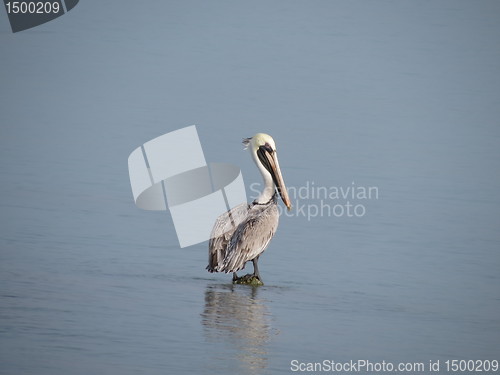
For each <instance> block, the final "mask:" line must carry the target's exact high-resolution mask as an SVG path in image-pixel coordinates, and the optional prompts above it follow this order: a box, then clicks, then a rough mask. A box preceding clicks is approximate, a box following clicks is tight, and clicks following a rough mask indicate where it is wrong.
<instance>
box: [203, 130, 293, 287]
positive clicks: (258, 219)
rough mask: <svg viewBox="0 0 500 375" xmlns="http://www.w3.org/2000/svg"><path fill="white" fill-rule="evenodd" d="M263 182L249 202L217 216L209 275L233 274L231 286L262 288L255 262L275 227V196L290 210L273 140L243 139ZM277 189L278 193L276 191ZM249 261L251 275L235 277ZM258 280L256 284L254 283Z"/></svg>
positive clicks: (258, 136) (265, 137) (261, 137)
mask: <svg viewBox="0 0 500 375" xmlns="http://www.w3.org/2000/svg"><path fill="white" fill-rule="evenodd" d="M243 144H244V145H245V148H248V149H249V151H250V154H251V155H252V159H253V161H254V162H255V164H256V165H257V168H259V171H260V173H261V174H262V178H263V179H264V190H263V191H262V193H261V194H260V195H259V196H258V197H257V199H255V200H254V201H253V202H252V203H250V204H248V203H246V202H245V203H242V204H240V205H238V206H236V207H234V208H232V209H231V210H229V211H227V212H225V213H223V214H222V215H221V216H219V217H218V218H217V220H216V222H215V225H214V227H213V229H212V234H211V236H210V241H209V244H208V266H207V270H208V271H209V272H225V273H228V272H233V283H254V284H260V285H262V279H261V277H260V274H259V268H258V266H257V262H258V260H259V256H260V255H261V254H262V253H263V252H264V250H266V248H267V246H268V245H269V242H270V241H271V238H272V237H273V236H274V233H275V232H276V229H277V228H278V221H279V211H278V197H277V194H279V195H280V197H281V199H282V200H283V203H284V204H285V206H286V207H287V208H288V210H290V209H291V207H292V206H291V203H290V198H289V197H288V192H287V190H286V186H285V183H284V181H283V176H282V175H281V170H280V166H279V163H278V154H277V152H276V144H275V143H274V140H273V138H272V137H271V136H270V135H268V134H264V133H258V134H256V135H254V136H253V137H252V138H245V139H244V140H243ZM276 190H277V192H276ZM248 261H252V263H253V268H254V272H253V274H251V275H246V276H243V277H241V278H238V276H237V275H236V271H239V270H241V269H243V268H245V263H246V262H248ZM255 280H257V281H255Z"/></svg>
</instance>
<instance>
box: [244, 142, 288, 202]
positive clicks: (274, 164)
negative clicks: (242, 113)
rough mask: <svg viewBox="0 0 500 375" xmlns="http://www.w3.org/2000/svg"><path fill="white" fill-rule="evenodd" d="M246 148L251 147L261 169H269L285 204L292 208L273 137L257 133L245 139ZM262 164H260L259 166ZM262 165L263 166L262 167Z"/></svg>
mask: <svg viewBox="0 0 500 375" xmlns="http://www.w3.org/2000/svg"><path fill="white" fill-rule="evenodd" d="M243 144H244V145H245V148H249V149H250V152H251V153H252V156H253V158H254V160H255V163H257V166H258V167H259V169H260V170H261V171H264V170H265V171H267V172H268V173H269V174H270V175H271V177H272V180H273V182H274V184H275V185H276V187H277V188H278V192H279V194H280V197H281V199H282V200H283V203H284V204H285V206H286V207H287V208H288V210H290V209H291V208H292V204H291V202H290V198H289V197H288V191H287V190H286V186H285V182H284V181H283V176H282V175H281V169H280V165H279V163H278V154H277V152H276V144H275V143H274V139H273V137H271V136H270V135H269V134H265V133H257V134H255V135H254V136H253V137H252V138H245V139H243ZM259 164H260V166H259ZM261 166H262V167H263V168H261Z"/></svg>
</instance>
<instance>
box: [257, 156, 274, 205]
mask: <svg viewBox="0 0 500 375" xmlns="http://www.w3.org/2000/svg"><path fill="white" fill-rule="evenodd" d="M252 158H253V161H254V162H255V164H256V165H257V168H259V171H260V174H261V175H262V179H263V180H264V190H262V193H260V195H259V196H258V197H257V199H255V200H254V203H258V204H264V203H267V202H269V201H270V200H271V198H272V197H273V195H274V193H275V191H276V185H274V181H273V178H272V176H271V173H269V171H268V170H267V169H266V168H265V167H264V166H263V165H262V163H261V162H260V160H259V158H258V156H257V152H255V151H254V152H252Z"/></svg>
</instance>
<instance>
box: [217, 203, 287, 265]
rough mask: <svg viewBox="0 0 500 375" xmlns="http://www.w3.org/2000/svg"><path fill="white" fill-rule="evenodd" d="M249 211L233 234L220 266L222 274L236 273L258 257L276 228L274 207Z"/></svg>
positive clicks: (276, 214)
mask: <svg viewBox="0 0 500 375" xmlns="http://www.w3.org/2000/svg"><path fill="white" fill-rule="evenodd" d="M254 207H256V208H257V209H256V210H255V211H250V214H249V215H248V218H247V220H245V221H244V222H242V223H241V224H240V225H239V226H238V228H236V231H235V232H234V234H233V236H232V238H231V240H230V242H229V244H228V247H227V254H226V257H225V259H224V263H223V265H222V269H221V270H223V271H224V272H236V271H238V270H240V269H242V268H244V266H245V263H246V262H248V261H249V260H252V259H254V258H255V257H257V256H258V255H260V254H261V253H262V252H264V250H265V249H266V247H267V245H268V244H269V241H271V238H273V236H274V233H275V232H276V229H277V228H278V220H279V212H278V209H277V207H276V205H274V204H273V205H271V206H268V207H266V208H265V209H264V210H259V209H258V206H254Z"/></svg>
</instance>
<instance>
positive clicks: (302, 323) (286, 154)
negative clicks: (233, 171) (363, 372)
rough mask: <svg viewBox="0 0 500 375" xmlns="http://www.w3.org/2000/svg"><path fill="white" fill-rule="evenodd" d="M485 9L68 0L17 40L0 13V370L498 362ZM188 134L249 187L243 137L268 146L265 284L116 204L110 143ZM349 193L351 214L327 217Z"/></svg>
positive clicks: (118, 181) (116, 162)
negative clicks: (226, 268) (268, 140)
mask: <svg viewBox="0 0 500 375" xmlns="http://www.w3.org/2000/svg"><path fill="white" fill-rule="evenodd" d="M499 16H500V5H499V3H498V2H496V1H481V2H479V3H478V2H461V1H437V2H432V3H425V4H424V3H422V2H399V1H377V2H370V3H367V2H364V3H362V2H347V1H345V2H344V1H335V2H329V1H324V2H321V1H320V2H315V3H310V2H307V3H306V2H288V1H283V2H281V1H276V2H272V3H269V2H259V1H258V2H251V3H250V2H234V1H228V2H220V3H218V4H217V6H216V5H215V4H212V3H210V2H201V1H199V2H198V1H193V2H178V3H170V2H148V3H147V6H146V4H145V2H132V1H108V2H106V4H104V3H103V2H99V1H92V0H87V1H81V2H80V4H79V5H78V6H77V7H76V8H74V9H73V10H72V11H71V12H70V13H69V14H67V15H65V16H63V17H61V18H59V19H57V20H55V21H53V22H50V23H47V24H45V25H43V26H40V27H38V28H35V29H31V30H29V31H25V32H21V33H18V34H12V33H11V32H10V28H9V26H8V24H7V19H6V15H5V13H4V12H3V11H2V13H1V15H0V26H1V27H0V40H1V46H2V47H1V48H2V55H1V56H2V57H1V68H2V69H1V70H0V80H1V91H0V95H1V97H0V99H1V100H0V103H1V104H0V124H1V125H0V126H1V131H0V156H1V157H0V174H1V176H2V183H1V185H0V207H1V211H0V212H1V216H0V218H1V219H0V220H1V225H0V228H1V229H0V373H2V374H50V375H57V374H65V375H66V374H91V373H95V374H97V373H98V374H120V375H124V374H171V373H172V374H173V373H201V374H213V373H219V374H234V373H241V374H275V373H276V374H277V373H283V374H286V373H291V371H290V362H291V361H292V360H299V361H303V362H315V361H322V360H324V359H328V360H330V359H331V360H335V361H349V360H358V359H367V360H371V361H382V360H385V361H392V362H394V363H397V362H402V361H411V362H424V363H428V361H429V360H438V359H440V360H441V361H444V360H446V359H495V358H496V359H500V358H498V353H500V318H499V317H500V272H499V271H500V254H499V252H500V230H499V229H500V218H499V214H498V212H499V209H500V198H499V194H498V192H499V191H500V174H499V171H500V147H499V145H500V124H499V118H500V106H499V105H498V104H499V99H500V68H499V67H500V50H499V49H498V40H500V24H499V23H498V19H499ZM191 124H197V125H198V131H199V134H200V138H201V142H202V145H203V148H204V152H205V154H206V157H207V159H208V160H209V161H214V162H223V161H230V162H232V163H234V164H237V165H240V166H241V169H242V170H243V174H244V178H245V182H246V184H247V187H248V193H249V196H252V195H254V192H253V189H252V188H251V184H252V183H253V182H260V176H259V175H258V172H257V170H256V168H255V166H254V165H253V164H252V162H251V160H250V158H249V157H248V154H247V153H246V152H243V151H242V146H241V144H240V143H239V142H240V139H241V138H242V137H248V136H251V135H253V134H254V133H256V132H258V131H265V132H268V133H270V134H272V135H273V136H274V138H275V140H276V142H277V144H278V149H279V154H280V164H281V167H282V170H283V174H284V177H285V180H286V182H287V184H288V185H289V186H290V187H293V188H294V189H295V190H296V192H297V194H296V195H297V196H295V197H294V205H295V211H292V215H291V216H282V219H281V222H280V227H279V230H278V233H277V235H276V237H275V238H274V239H273V241H272V243H271V245H270V248H269V249H268V251H267V252H266V253H265V254H264V256H263V257H262V258H261V262H260V268H261V274H262V275H263V279H264V281H265V283H266V285H265V286H264V287H261V288H257V289H253V288H251V287H245V286H232V285H231V284H230V276H228V275H219V274H216V275H212V274H209V273H207V272H206V271H205V269H204V268H205V266H206V260H207V259H206V258H207V249H206V248H207V244H206V243H204V244H200V245H196V246H193V247H190V248H187V249H180V248H179V246H178V242H177V238H176V236H175V231H174V228H173V223H172V220H171V218H170V215H169V214H168V213H165V212H163V213H158V212H148V211H141V210H139V209H137V208H136V207H135V206H134V204H133V200H132V194H131V191H130V186H129V181H128V171H127V157H128V155H129V153H130V152H131V151H132V150H133V149H135V148H136V147H137V146H139V145H141V144H142V143H144V142H145V141H148V140H150V139H152V138H154V137H156V136H159V135H161V134H164V133H166V132H168V131H172V130H175V129H178V128H181V127H184V126H187V125H191ZM307 186H309V190H308V191H309V193H310V195H309V196H304V194H305V193H304V190H303V191H302V192H303V193H304V194H302V196H300V194H299V192H300V187H307ZM313 187H324V188H325V189H327V190H328V192H329V193H331V192H332V191H334V190H335V188H337V189H339V190H340V188H342V189H344V191H345V189H347V188H349V187H350V188H356V189H357V190H356V192H359V189H362V188H368V187H375V188H376V191H377V196H372V197H371V199H361V198H362V197H361V196H358V195H356V196H355V197H352V196H347V197H345V198H343V197H341V196H340V197H338V198H336V199H333V198H335V197H332V196H330V195H329V196H327V197H318V196H312V195H311V194H312V190H313ZM369 198H370V197H369ZM348 201H349V204H351V205H353V206H356V205H362V207H361V208H360V207H358V208H357V210H358V211H357V213H358V214H359V213H361V212H363V215H360V217H356V216H353V217H348V216H347V213H346V212H344V214H343V215H339V213H340V209H341V208H339V207H337V208H334V206H336V205H340V206H342V207H344V208H343V209H346V208H345V207H346V205H347V204H348ZM322 205H323V206H322ZM321 207H323V211H322V212H321ZM361 209H363V211H361ZM315 210H317V211H315ZM327 210H332V211H333V210H336V211H333V212H335V214H332V213H330V214H328V211H327ZM332 211H330V212H332ZM315 212H317V214H314V213H315ZM250 269H251V267H250ZM442 369H443V368H442Z"/></svg>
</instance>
